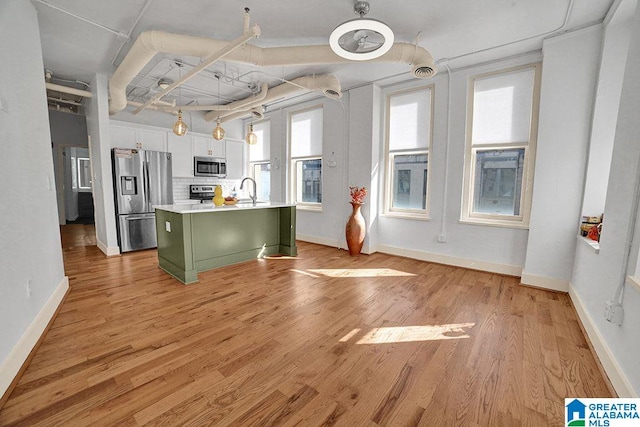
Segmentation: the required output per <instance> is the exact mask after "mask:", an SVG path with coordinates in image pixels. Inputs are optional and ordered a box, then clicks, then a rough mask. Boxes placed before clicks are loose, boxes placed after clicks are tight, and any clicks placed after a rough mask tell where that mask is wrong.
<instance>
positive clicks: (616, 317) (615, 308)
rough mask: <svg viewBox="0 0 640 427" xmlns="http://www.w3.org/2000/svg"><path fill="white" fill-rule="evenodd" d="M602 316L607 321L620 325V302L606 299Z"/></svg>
mask: <svg viewBox="0 0 640 427" xmlns="http://www.w3.org/2000/svg"><path fill="white" fill-rule="evenodd" d="M604 317H605V319H607V322H610V323H613V324H614V325H618V326H620V325H622V319H623V318H624V309H623V308H622V304H620V303H617V302H615V301H607V303H606V306H605V311H604Z"/></svg>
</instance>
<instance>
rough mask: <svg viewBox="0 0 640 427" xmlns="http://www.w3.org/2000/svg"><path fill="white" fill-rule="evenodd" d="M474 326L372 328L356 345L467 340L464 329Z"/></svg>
mask: <svg viewBox="0 0 640 427" xmlns="http://www.w3.org/2000/svg"><path fill="white" fill-rule="evenodd" d="M474 326H475V323H452V324H449V325H424V326H394V327H386V328H373V329H371V330H370V331H369V332H367V334H365V335H364V336H363V337H362V338H360V339H359V340H358V341H357V342H356V344H390V343H401V342H419V341H436V340H453V339H462V338H469V334H468V333H467V331H466V329H470V328H473V327H474ZM358 332H360V329H358V328H356V329H353V330H352V331H351V332H349V333H348V334H346V335H345V336H344V337H342V338H340V342H346V341H349V340H350V339H351V338H353V337H354V336H355V335H356V334H357V333H358Z"/></svg>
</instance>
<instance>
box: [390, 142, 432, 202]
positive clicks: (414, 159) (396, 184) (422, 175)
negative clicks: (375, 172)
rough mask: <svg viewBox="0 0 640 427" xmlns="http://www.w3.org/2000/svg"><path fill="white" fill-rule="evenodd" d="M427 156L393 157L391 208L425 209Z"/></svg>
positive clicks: (407, 155) (405, 155)
mask: <svg viewBox="0 0 640 427" xmlns="http://www.w3.org/2000/svg"><path fill="white" fill-rule="evenodd" d="M427 168H428V158H427V154H410V155H409V154H403V155H395V156H393V199H392V201H391V206H392V208H399V209H426V208H427Z"/></svg>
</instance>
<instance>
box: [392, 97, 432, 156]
mask: <svg viewBox="0 0 640 427" xmlns="http://www.w3.org/2000/svg"><path fill="white" fill-rule="evenodd" d="M430 127H431V90H430V89H423V90H418V91H414V92H408V93H402V94H396V95H390V97H389V150H405V149H409V150H411V149H416V148H423V149H424V148H427V147H428V146H429V135H430V133H431V132H430Z"/></svg>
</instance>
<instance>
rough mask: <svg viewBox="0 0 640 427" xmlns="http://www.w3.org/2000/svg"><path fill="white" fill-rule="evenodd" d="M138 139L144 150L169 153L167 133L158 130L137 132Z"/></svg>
mask: <svg viewBox="0 0 640 427" xmlns="http://www.w3.org/2000/svg"><path fill="white" fill-rule="evenodd" d="M136 137H137V138H138V142H139V143H140V144H141V146H140V147H138V148H142V149H144V150H151V151H167V132H166V131H157V130H147V129H144V130H137V131H136Z"/></svg>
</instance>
